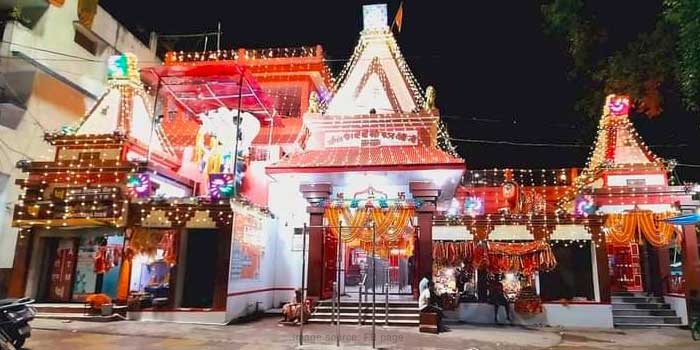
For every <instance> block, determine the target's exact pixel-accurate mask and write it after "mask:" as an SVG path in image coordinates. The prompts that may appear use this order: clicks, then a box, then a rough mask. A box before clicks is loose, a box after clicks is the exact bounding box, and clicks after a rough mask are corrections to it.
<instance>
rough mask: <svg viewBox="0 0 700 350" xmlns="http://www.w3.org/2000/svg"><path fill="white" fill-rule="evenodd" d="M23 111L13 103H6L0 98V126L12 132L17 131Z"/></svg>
mask: <svg viewBox="0 0 700 350" xmlns="http://www.w3.org/2000/svg"><path fill="white" fill-rule="evenodd" d="M23 116H24V109H22V108H20V107H19V106H17V105H16V104H14V103H13V102H10V101H8V100H7V99H4V98H2V97H1V96H0V125H1V126H4V127H6V128H10V129H12V130H17V127H19V123H21V122H22V117H23Z"/></svg>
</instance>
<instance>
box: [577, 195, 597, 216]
mask: <svg viewBox="0 0 700 350" xmlns="http://www.w3.org/2000/svg"><path fill="white" fill-rule="evenodd" d="M597 209H598V208H597V207H596V205H595V202H594V201H593V197H591V196H580V197H578V198H577V199H576V204H575V214H576V215H579V216H588V215H592V214H594V213H595V211H596V210H597Z"/></svg>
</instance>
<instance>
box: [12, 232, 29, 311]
mask: <svg viewBox="0 0 700 350" xmlns="http://www.w3.org/2000/svg"><path fill="white" fill-rule="evenodd" d="M17 234H18V237H17V245H16V246H15V260H14V263H13V266H12V272H11V273H10V280H9V283H8V287H7V296H8V297H10V298H23V297H25V292H26V288H27V275H28V272H29V262H30V259H31V255H32V245H33V244H32V241H33V240H34V235H33V234H32V231H31V230H28V229H26V230H24V233H23V232H22V230H20V232H18V233H17Z"/></svg>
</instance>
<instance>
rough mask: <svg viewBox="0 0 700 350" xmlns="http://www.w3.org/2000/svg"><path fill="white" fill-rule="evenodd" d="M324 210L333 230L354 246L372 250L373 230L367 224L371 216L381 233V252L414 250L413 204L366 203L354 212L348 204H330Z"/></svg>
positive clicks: (377, 248) (377, 245)
mask: <svg viewBox="0 0 700 350" xmlns="http://www.w3.org/2000/svg"><path fill="white" fill-rule="evenodd" d="M324 214H325V218H326V221H327V225H328V229H329V231H330V233H331V234H332V235H333V236H334V237H340V239H341V240H342V241H343V242H345V243H346V244H348V246H350V247H360V248H362V249H364V250H366V251H368V252H369V251H371V250H372V241H373V238H372V236H373V231H372V229H371V228H370V227H368V226H367V225H368V223H369V222H370V219H371V220H372V221H373V222H374V230H375V231H376V235H377V237H376V238H377V240H376V245H375V247H374V248H375V251H376V252H377V254H378V255H380V256H388V255H389V254H390V253H391V250H392V249H399V250H403V251H404V254H405V255H406V256H408V255H411V254H413V249H414V241H413V236H414V231H413V229H412V227H411V218H412V217H413V216H414V214H415V209H414V208H413V207H411V206H394V207H391V208H389V209H382V208H377V207H373V206H366V207H364V208H358V209H356V210H355V211H354V213H353V212H352V211H351V210H350V209H349V208H347V207H345V206H329V207H327V208H326V209H325V213H324ZM341 218H342V224H343V226H342V227H341Z"/></svg>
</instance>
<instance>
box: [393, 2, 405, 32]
mask: <svg viewBox="0 0 700 350" xmlns="http://www.w3.org/2000/svg"><path fill="white" fill-rule="evenodd" d="M402 24H403V1H401V5H399V10H398V11H396V16H395V17H394V23H392V24H391V27H392V28H393V27H394V26H396V28H398V30H399V33H401V25H402Z"/></svg>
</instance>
